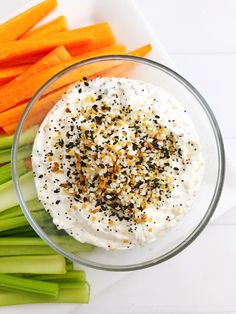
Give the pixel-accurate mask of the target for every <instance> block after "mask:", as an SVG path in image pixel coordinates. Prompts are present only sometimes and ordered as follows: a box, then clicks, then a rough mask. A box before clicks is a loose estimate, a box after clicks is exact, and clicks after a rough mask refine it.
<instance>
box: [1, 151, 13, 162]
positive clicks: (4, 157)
mask: <svg viewBox="0 0 236 314" xmlns="http://www.w3.org/2000/svg"><path fill="white" fill-rule="evenodd" d="M10 161H11V148H7V149H4V150H0V164H3V163H5V162H10Z"/></svg>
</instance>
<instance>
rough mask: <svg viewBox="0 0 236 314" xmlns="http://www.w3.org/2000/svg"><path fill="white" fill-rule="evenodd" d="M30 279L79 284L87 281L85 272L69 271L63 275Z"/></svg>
mask: <svg viewBox="0 0 236 314" xmlns="http://www.w3.org/2000/svg"><path fill="white" fill-rule="evenodd" d="M30 278H32V279H35V280H43V281H44V280H46V281H52V282H60V283H62V282H75V281H76V282H77V281H85V280H86V274H85V272H84V271H83V270H74V271H68V272H67V273H66V274H63V275H33V276H32V275H31V276H30Z"/></svg>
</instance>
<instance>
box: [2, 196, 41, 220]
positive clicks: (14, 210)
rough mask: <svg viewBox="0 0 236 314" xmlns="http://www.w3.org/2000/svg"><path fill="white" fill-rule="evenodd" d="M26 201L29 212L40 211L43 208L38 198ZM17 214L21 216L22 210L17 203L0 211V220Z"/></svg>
mask: <svg viewBox="0 0 236 314" xmlns="http://www.w3.org/2000/svg"><path fill="white" fill-rule="evenodd" d="M26 203H27V206H28V208H29V209H30V211H31V212H35V211H40V210H42V209H43V205H42V204H41V203H40V201H39V200H38V199H34V200H30V201H28V202H26ZM43 210H44V209H43ZM17 216H23V212H22V210H21V208H20V206H19V205H18V206H14V207H11V208H8V209H6V210H4V211H2V212H0V220H1V219H6V218H12V217H17Z"/></svg>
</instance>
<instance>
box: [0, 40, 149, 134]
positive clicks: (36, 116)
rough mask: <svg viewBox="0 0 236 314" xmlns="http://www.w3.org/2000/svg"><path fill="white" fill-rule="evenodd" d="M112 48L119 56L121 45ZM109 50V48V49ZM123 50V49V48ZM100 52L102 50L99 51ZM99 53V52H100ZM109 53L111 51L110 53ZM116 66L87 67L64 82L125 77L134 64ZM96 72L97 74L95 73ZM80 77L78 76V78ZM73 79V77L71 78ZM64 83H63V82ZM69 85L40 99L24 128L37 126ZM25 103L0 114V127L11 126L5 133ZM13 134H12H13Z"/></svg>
mask: <svg viewBox="0 0 236 314" xmlns="http://www.w3.org/2000/svg"><path fill="white" fill-rule="evenodd" d="M112 47H113V53H114V47H117V48H116V49H117V50H116V51H117V52H116V54H121V53H122V52H119V50H118V49H120V51H122V45H114V46H112ZM110 49H111V47H110ZM123 49H124V47H123ZM151 49H152V48H151V45H146V46H143V47H140V48H138V49H135V50H133V51H131V52H129V53H128V54H129V55H133V56H140V57H143V56H145V55H146V54H147V53H148V52H150V51H151ZM101 50H102V49H101ZM104 51H105V49H103V52H104ZM100 52H101V51H100ZM110 53H111V51H110ZM107 54H109V53H108V47H107ZM77 60H78V58H77ZM118 63H119V64H118V65H115V64H116V63H114V62H112V63H111V62H105V63H104V64H103V63H100V64H98V65H99V66H98V65H97V66H96V65H95V67H94V65H91V66H92V67H90V68H89V66H87V67H84V68H82V71H81V69H80V70H79V71H80V73H78V70H76V71H77V73H75V78H74V80H73V79H71V78H70V80H68V79H67V80H66V82H69V81H70V83H72V82H74V81H77V80H78V79H79V78H81V77H83V76H86V75H87V76H89V78H90V79H92V78H94V77H98V76H118V77H127V74H128V73H127V71H128V70H129V69H130V68H132V67H133V66H134V65H135V64H134V63H132V62H125V63H124V62H122V61H121V62H120V61H119V62H118ZM101 68H102V69H103V70H102V71H99V69H101ZM96 71H97V72H96ZM91 72H92V73H93V74H91V75H88V74H89V73H91ZM79 75H80V76H79ZM73 77H74V76H73ZM64 83H65V82H64ZM68 87H69V85H66V86H64V87H62V88H60V89H59V90H57V91H55V92H53V93H51V94H49V95H47V96H45V97H43V98H42V99H40V100H39V101H38V102H37V104H35V106H34V108H33V109H32V112H31V114H30V117H28V119H27V123H26V126H27V127H29V126H32V125H34V124H39V123H40V122H41V121H42V120H43V118H44V116H45V113H46V112H47V111H48V110H49V109H50V108H51V107H52V106H53V105H54V104H55V103H56V102H57V101H58V100H59V99H60V98H61V96H62V94H63V92H65V91H66V90H67V89H68ZM26 105H27V103H25V104H23V105H19V106H16V107H14V108H12V109H9V110H7V111H5V112H2V113H0V126H3V127H5V126H7V125H8V124H12V126H11V127H9V128H8V129H6V130H5V132H7V131H8V132H9V130H10V131H12V130H14V127H15V126H16V122H17V121H18V120H19V118H20V116H21V114H22V112H23V110H24V109H25V107H26ZM13 133H14V132H13Z"/></svg>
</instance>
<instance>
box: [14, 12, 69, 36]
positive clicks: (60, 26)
mask: <svg viewBox="0 0 236 314" xmlns="http://www.w3.org/2000/svg"><path fill="white" fill-rule="evenodd" d="M67 30H68V24H67V20H66V18H65V17H64V16H63V15H62V16H58V17H57V18H55V19H54V20H52V21H50V22H48V23H46V24H43V25H42V26H39V27H37V28H35V29H33V30H30V31H29V32H27V33H26V34H24V35H23V36H21V38H20V39H23V38H28V37H31V38H32V37H36V36H37V37H38V36H42V35H47V34H50V33H58V32H63V31H67Z"/></svg>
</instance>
